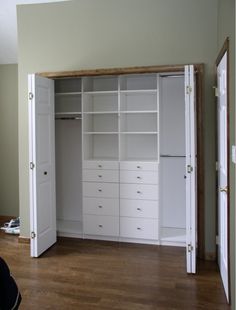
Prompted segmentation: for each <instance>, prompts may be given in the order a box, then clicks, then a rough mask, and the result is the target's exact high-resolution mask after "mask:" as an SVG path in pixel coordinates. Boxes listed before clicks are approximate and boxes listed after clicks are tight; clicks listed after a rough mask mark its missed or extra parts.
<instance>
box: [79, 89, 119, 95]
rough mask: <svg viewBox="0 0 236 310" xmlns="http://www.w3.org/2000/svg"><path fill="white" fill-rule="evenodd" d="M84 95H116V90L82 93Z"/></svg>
mask: <svg viewBox="0 0 236 310" xmlns="http://www.w3.org/2000/svg"><path fill="white" fill-rule="evenodd" d="M83 93H84V94H85V95H113V94H114V95H118V90H105V91H101V90H100V91H84V92H83Z"/></svg>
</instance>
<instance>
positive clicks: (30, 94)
mask: <svg viewBox="0 0 236 310" xmlns="http://www.w3.org/2000/svg"><path fill="white" fill-rule="evenodd" d="M33 98H34V94H33V93H31V92H30V93H29V100H32V99H33Z"/></svg>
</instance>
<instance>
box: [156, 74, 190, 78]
mask: <svg viewBox="0 0 236 310" xmlns="http://www.w3.org/2000/svg"><path fill="white" fill-rule="evenodd" d="M160 77H161V78H168V77H173V78H179V77H184V74H177V75H173V74H163V75H160Z"/></svg>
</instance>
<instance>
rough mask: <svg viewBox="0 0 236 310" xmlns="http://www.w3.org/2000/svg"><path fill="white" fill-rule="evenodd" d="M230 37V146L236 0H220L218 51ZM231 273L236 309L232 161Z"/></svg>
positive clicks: (232, 136) (232, 142)
mask: <svg viewBox="0 0 236 310" xmlns="http://www.w3.org/2000/svg"><path fill="white" fill-rule="evenodd" d="M227 37H229V46H230V52H229V55H230V59H229V62H230V85H229V89H230V98H229V99H230V148H231V146H232V145H235V1H234V0H227V1H225V0H219V12H218V38H217V39H218V51H220V49H221V48H222V46H223V44H224V41H225V39H226V38H227ZM230 247H231V250H230V264H231V266H230V275H231V287H232V288H231V297H232V309H235V293H234V292H235V164H233V163H232V161H231V163H230Z"/></svg>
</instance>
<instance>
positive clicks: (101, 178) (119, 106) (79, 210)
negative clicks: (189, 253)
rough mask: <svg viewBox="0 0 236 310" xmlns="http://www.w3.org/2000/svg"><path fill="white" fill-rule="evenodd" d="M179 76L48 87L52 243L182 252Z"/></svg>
mask: <svg viewBox="0 0 236 310" xmlns="http://www.w3.org/2000/svg"><path fill="white" fill-rule="evenodd" d="M184 96H185V88H184V76H183V75H178V76H176V74H175V75H173V74H169V75H168V76H167V75H162V74H155V73H151V74H127V75H119V76H115V75H114V76H91V77H82V78H60V79H56V80H55V137H56V138H55V155H56V156H55V157H56V206H57V231H58V234H59V235H63V236H72V237H84V238H93V239H104V240H117V241H129V242H140V243H153V244H169V245H180V246H185V244H186V231H185V230H186V229H185V226H186V225H185V209H186V202H185V179H184V175H185V98H184Z"/></svg>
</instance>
